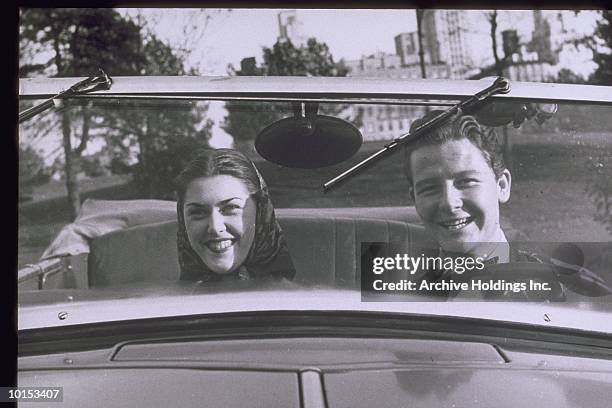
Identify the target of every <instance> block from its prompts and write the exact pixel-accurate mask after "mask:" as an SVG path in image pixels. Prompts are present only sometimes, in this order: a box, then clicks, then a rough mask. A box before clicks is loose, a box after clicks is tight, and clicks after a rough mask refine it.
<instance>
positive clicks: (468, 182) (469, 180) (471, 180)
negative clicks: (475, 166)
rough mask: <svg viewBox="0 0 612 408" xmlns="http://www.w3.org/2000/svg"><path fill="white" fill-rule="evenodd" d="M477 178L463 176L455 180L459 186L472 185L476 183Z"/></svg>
mask: <svg viewBox="0 0 612 408" xmlns="http://www.w3.org/2000/svg"><path fill="white" fill-rule="evenodd" d="M478 182H479V181H478V179H475V178H465V179H460V180H458V181H457V185H458V186H459V187H472V186H475V185H477V184H478Z"/></svg>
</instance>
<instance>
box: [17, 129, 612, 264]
mask: <svg viewBox="0 0 612 408" xmlns="http://www.w3.org/2000/svg"><path fill="white" fill-rule="evenodd" d="M571 137H572V138H573V142H572V145H571V146H569V145H568V144H562V143H559V140H560V139H564V140H568V139H567V138H565V137H564V138H560V137H559V135H557V134H538V135H533V134H526V133H516V134H511V138H512V140H513V142H514V143H513V157H514V158H515V159H514V163H513V168H512V175H513V186H512V197H511V199H510V202H509V203H507V204H506V205H504V206H503V207H502V216H503V217H504V218H505V219H507V220H509V222H510V224H511V225H512V226H513V228H515V229H517V230H519V231H521V232H523V233H524V234H526V235H527V236H528V237H529V239H530V240H533V241H543V242H545V241H606V242H608V241H610V240H611V239H612V236H610V234H609V233H608V232H607V231H606V230H605V228H604V227H603V226H602V225H601V224H599V223H598V222H596V221H594V220H593V215H594V212H595V206H594V204H593V202H592V200H591V199H590V198H589V197H588V195H587V186H588V185H589V183H590V182H592V177H593V174H594V171H593V169H594V166H595V164H597V163H603V164H604V165H605V168H606V169H607V171H608V173H609V175H610V177H612V159H611V158H612V144H611V143H610V137H611V136H610V134H609V133H608V134H606V133H589V134H575V135H572V136H571ZM570 140H572V139H571V138H570ZM383 145H384V142H371V143H366V144H364V145H363V147H362V149H361V150H360V151H359V152H358V154H357V155H356V156H354V157H353V158H351V159H349V160H347V161H346V162H345V163H341V164H339V165H335V166H330V167H327V168H323V169H317V170H301V169H288V168H283V167H280V166H277V165H275V164H273V163H270V162H267V161H265V160H263V159H258V160H256V165H257V167H258V168H259V170H260V171H261V173H262V175H263V177H264V179H265V180H266V181H267V183H268V185H269V186H270V192H271V195H272V199H273V202H274V204H275V206H276V207H279V208H281V207H359V206H402V205H410V200H409V197H408V194H407V190H406V180H405V177H404V174H403V153H402V152H398V153H397V154H395V155H392V156H390V157H388V158H387V159H385V160H382V161H380V162H378V163H377V164H375V165H373V166H372V167H371V168H370V169H369V170H366V171H364V172H361V173H360V174H359V175H357V176H355V177H353V178H351V179H349V180H347V181H346V182H345V183H344V184H342V185H341V186H339V187H338V188H336V189H334V190H333V191H331V192H328V193H323V192H322V191H323V190H322V185H323V183H324V182H326V181H328V180H330V179H331V178H333V177H334V176H336V175H338V174H339V173H341V172H342V171H344V170H346V169H347V168H349V167H350V166H351V165H353V164H355V163H357V162H358V161H359V160H361V159H362V158H364V157H366V156H368V155H369V154H371V153H373V152H374V151H376V150H378V149H380V148H381V147H382V146H383ZM519 158H520V159H519ZM62 188H63V186H60V185H58V184H57V183H56V184H52V185H48V186H42V187H41V191H37V192H36V191H35V192H34V196H35V197H36V198H35V200H34V201H32V202H29V203H25V204H22V205H20V207H19V252H18V262H19V266H20V267H21V266H23V265H24V264H26V263H31V262H35V261H37V260H38V257H40V255H41V254H42V251H43V250H44V248H45V247H46V246H47V244H48V243H50V242H51V240H52V239H53V237H54V236H55V235H56V234H57V233H58V232H59V230H60V229H61V227H62V226H63V225H64V224H66V223H67V222H69V215H68V214H69V211H68V205H67V201H66V198H65V190H63V191H64V192H63V193H62ZM83 188H84V189H85V191H86V193H85V194H84V198H87V197H92V198H105V199H133V198H137V197H136V196H134V190H135V189H134V188H133V187H132V186H131V185H130V181H129V178H125V177H117V178H106V179H100V180H91V181H88V182H86V183H85V184H84V185H83Z"/></svg>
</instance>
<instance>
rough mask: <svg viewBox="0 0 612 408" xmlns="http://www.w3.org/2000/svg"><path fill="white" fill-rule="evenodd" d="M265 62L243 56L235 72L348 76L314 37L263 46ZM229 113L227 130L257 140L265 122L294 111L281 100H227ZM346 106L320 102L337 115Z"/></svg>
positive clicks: (239, 138)
mask: <svg viewBox="0 0 612 408" xmlns="http://www.w3.org/2000/svg"><path fill="white" fill-rule="evenodd" d="M263 59H264V62H263V64H262V65H261V66H260V67H257V66H256V65H255V61H254V59H250V58H249V59H245V60H243V63H242V67H241V70H239V71H236V72H235V73H236V75H272V76H346V74H347V73H348V68H347V67H346V66H345V65H344V63H343V62H335V61H334V58H333V56H332V54H331V52H330V51H329V47H328V46H327V44H325V43H320V42H318V41H317V40H316V39H315V38H310V39H308V41H307V43H306V45H305V46H301V47H295V46H294V45H293V43H292V42H291V41H289V40H285V41H280V40H279V41H277V42H276V43H275V44H274V45H273V46H272V48H268V47H264V48H263ZM225 106H226V109H227V111H228V115H227V116H226V117H225V126H224V128H223V129H224V130H225V131H227V132H228V133H229V134H231V135H232V136H233V137H234V140H236V141H249V140H254V139H255V136H257V134H258V133H259V132H260V131H261V130H262V129H263V128H264V127H265V126H266V125H269V124H271V123H272V122H274V121H276V120H278V119H280V118H282V117H283V115H284V114H286V113H289V112H291V106H289V105H288V104H279V103H265V104H255V103H244V102H227V103H226V105H225ZM344 109H346V107H345V106H338V105H327V106H320V109H319V110H320V112H321V113H324V114H329V115H335V114H338V113H340V112H342V111H343V110H344Z"/></svg>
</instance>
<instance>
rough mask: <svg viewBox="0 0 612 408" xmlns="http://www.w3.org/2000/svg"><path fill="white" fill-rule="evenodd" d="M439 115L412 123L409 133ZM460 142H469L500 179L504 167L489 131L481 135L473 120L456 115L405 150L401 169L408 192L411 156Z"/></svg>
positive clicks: (500, 150) (430, 115)
mask: <svg viewBox="0 0 612 408" xmlns="http://www.w3.org/2000/svg"><path fill="white" fill-rule="evenodd" d="M442 112H443V111H441V110H434V111H431V112H429V113H428V114H426V115H425V116H424V117H422V118H420V119H417V120H415V121H414V122H413V123H412V125H410V132H411V133H412V132H413V131H414V130H415V129H416V128H417V127H419V126H420V125H421V124H423V123H425V122H428V121H429V120H431V119H433V118H434V117H435V116H437V115H439V114H440V113H442ZM461 139H467V140H469V141H470V142H471V143H472V144H473V145H474V146H476V147H477V148H478V150H480V152H481V153H482V156H483V157H484V159H485V160H486V162H487V163H488V164H489V167H491V169H492V170H493V173H494V174H495V177H500V176H501V175H502V173H503V171H504V170H505V169H506V164H505V163H504V156H503V151H502V148H501V146H500V144H499V142H498V141H497V135H496V134H495V132H494V131H493V130H492V129H491V130H490V131H489V132H485V130H484V129H483V128H482V126H481V125H480V124H479V123H478V122H477V121H476V119H475V118H474V117H473V116H469V115H461V114H457V115H454V116H451V117H450V118H448V119H447V120H445V121H444V122H442V123H441V124H439V125H438V126H436V127H435V128H434V129H432V130H430V131H429V132H428V133H426V134H425V135H423V136H421V137H420V138H419V139H417V140H415V141H414V142H412V143H409V144H408V145H407V146H406V147H405V149H404V152H405V160H404V165H405V171H406V176H407V177H408V181H409V183H410V189H411V191H412V188H413V179H412V168H411V164H410V156H411V153H412V152H414V151H415V150H416V149H418V148H420V147H423V146H431V145H437V144H443V143H445V142H448V141H452V140H461ZM411 194H412V193H411Z"/></svg>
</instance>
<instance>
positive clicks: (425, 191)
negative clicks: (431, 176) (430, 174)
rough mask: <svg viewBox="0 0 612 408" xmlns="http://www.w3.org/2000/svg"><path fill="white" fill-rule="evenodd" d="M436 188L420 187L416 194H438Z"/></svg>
mask: <svg viewBox="0 0 612 408" xmlns="http://www.w3.org/2000/svg"><path fill="white" fill-rule="evenodd" d="M436 189H437V188H436V186H433V185H432V186H423V187H420V188H418V189H417V190H416V193H417V194H418V195H431V194H434V193H435V192H436Z"/></svg>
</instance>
